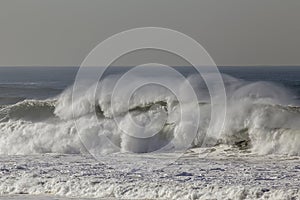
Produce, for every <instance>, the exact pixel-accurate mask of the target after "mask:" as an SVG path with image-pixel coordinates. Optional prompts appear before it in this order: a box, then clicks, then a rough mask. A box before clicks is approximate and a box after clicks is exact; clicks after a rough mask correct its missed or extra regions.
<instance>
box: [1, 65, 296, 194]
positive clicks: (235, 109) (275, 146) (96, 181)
mask: <svg viewBox="0 0 300 200" xmlns="http://www.w3.org/2000/svg"><path fill="white" fill-rule="evenodd" d="M130 69H131V68H130V67H110V68H109V70H108V71H107V72H105V75H104V76H103V77H102V78H101V79H100V80H99V84H98V85H97V86H88V87H83V89H82V88H81V89H80V88H79V89H78V91H76V92H77V95H75V97H74V96H73V92H74V91H73V87H72V86H73V84H74V81H75V78H76V74H77V71H78V68H76V67H0V156H1V160H2V161H1V164H0V174H1V175H2V178H1V177H0V182H1V183H0V195H8V196H7V197H4V198H8V197H9V198H11V199H14V198H15V197H14V196H10V195H21V197H22V198H23V197H24V196H22V195H25V196H26V195H42V196H43V195H46V196H43V197H44V198H45V199H47V195H50V196H51V195H59V196H62V197H78V198H83V197H87V198H88V197H102V198H129V199H130V198H133V197H140V198H159V197H161V198H167V199H168V198H174V199H176V198H180V199H201V198H203V199H206V198H217V199H222V198H224V197H231V198H233V199H235V198H236V199H247V198H248V199H253V198H254V197H255V198H256V197H257V198H258V197H259V198H262V197H264V198H272V197H273V199H277V198H278V199H289V198H290V199H293V198H294V197H295V198H297V197H299V194H300V191H299V187H298V186H299V184H300V182H299V180H300V177H299V174H300V171H299V170H300V163H299V158H300V124H299V121H300V67H258V66H257V67H219V71H220V72H221V74H222V79H223V81H224V85H225V91H226V105H223V104H222V103H221V102H222V101H220V104H218V103H216V104H214V105H211V101H210V98H211V97H212V95H215V96H214V97H216V99H218V92H216V93H214V94H209V93H208V90H207V86H206V85H205V82H204V81H203V79H202V78H201V76H199V75H198V74H197V73H196V71H195V69H194V68H192V67H176V68H175V69H176V70H177V71H178V72H180V73H181V74H182V75H183V76H184V77H185V80H184V83H181V82H178V81H175V80H174V79H172V77H168V76H164V75H162V76H157V77H156V78H157V79H156V80H163V81H164V82H165V83H168V84H170V85H175V88H177V89H176V91H177V90H178V91H177V92H179V93H182V94H184V95H183V96H185V97H186V98H185V101H184V102H180V101H179V100H178V99H177V97H176V95H174V93H172V91H169V90H168V88H166V87H162V86H160V85H155V84H154V85H148V86H143V87H141V88H138V89H137V90H136V92H135V93H134V94H132V98H131V99H130V102H129V104H128V105H127V104H125V102H124V97H125V96H126V95H128V94H127V93H126V91H127V89H128V88H130V87H131V86H132V84H133V83H137V82H139V81H142V80H147V81H149V82H151V73H150V75H149V74H147V73H146V74H143V75H142V76H140V77H139V76H133V77H131V79H130V80H129V81H128V82H127V83H126V84H123V85H121V86H119V87H120V89H121V90H117V91H118V92H117V93H116V94H115V95H113V91H114V86H115V85H116V82H117V81H118V80H119V79H120V77H122V75H123V74H124V73H126V72H127V71H128V70H130ZM208 77H209V75H208ZM152 78H153V77H152ZM186 83H189V85H191V86H192V89H193V90H194V92H195V94H196V97H197V102H190V101H189V99H190V98H189V96H188V95H189V93H186V91H187V89H186ZM83 84H84V83H83ZM78 94H79V95H78ZM72 98H73V101H72ZM212 106H214V109H215V111H217V113H222V112H224V111H225V113H226V116H225V120H224V121H222V119H221V116H218V115H216V117H217V118H216V120H215V121H210V119H211V116H212V113H211V110H212ZM181 112H183V113H185V114H184V115H183V116H184V117H182V115H181ZM198 112H200V118H197V117H195V116H198ZM132 120H133V121H134V122H136V123H137V124H139V125H140V126H135V125H133V123H132ZM220 123H223V126H222V130H216V129H215V128H214V127H218V126H219V125H220ZM196 124H197V126H196ZM193 131H196V134H195V135H193V134H191V132H193ZM153 132H154V133H156V134H152V133H153ZM124 133H126V134H124ZM143 136H145V137H143ZM186 149H188V152H187V154H186V157H185V158H184V159H183V160H182V161H180V160H178V161H176V162H177V164H176V162H175V161H174V163H173V164H172V165H169V164H170V163H166V164H165V166H169V167H170V168H168V169H167V170H166V171H165V172H164V171H163V170H162V171H157V169H156V166H155V163H156V162H159V161H160V160H161V159H163V160H164V159H165V160H167V159H166V158H170V157H172V156H175V157H180V155H181V154H180V152H181V150H184V151H186ZM156 151H160V152H161V153H162V154H159V156H158V154H155V152H156ZM164 153H166V154H168V155H165V154H164ZM136 154H141V155H146V156H147V155H149V157H147V158H145V159H144V160H143V159H142V160H140V163H139V161H137V160H136V158H135V157H132V156H133V155H136ZM90 155H92V156H93V157H94V158H96V159H98V161H99V160H100V161H101V162H106V164H107V165H109V166H110V167H106V165H102V164H99V163H98V162H95V160H93V159H92V158H91V157H90ZM111 155H113V156H111ZM170 155H171V156H170ZM118 156H120V159H121V160H122V162H121V161H119V160H118V159H117V158H118ZM164 156H166V158H165V157H164ZM160 158H161V159H160ZM92 160H93V161H92ZM55 163H58V165H56V164H55ZM72 165H74V167H71V168H70V166H72ZM160 167H161V166H160ZM149 168H150V169H149ZM149 170H150V171H151V170H153V171H152V172H149ZM182 170H183V171H182ZM224 171H225V172H226V173H225V172H224ZM223 172H224V173H223ZM243 173H244V174H243ZM112 174H114V175H112ZM111 176H113V178H112V177H111ZM101 177H102V178H101ZM147 177H148V178H147ZM69 178H70V180H67V179H69ZM150 178H151V179H153V180H156V183H159V184H162V185H163V187H162V188H160V189H163V190H164V191H161V190H160V189H159V186H157V185H155V183H154V182H151V181H150ZM121 180H122V183H121V182H120V181H121ZM164 180H167V181H164ZM132 181H133V184H138V185H139V187H134V186H133V185H131V182H132ZM149 181H150V182H151V184H150V183H149ZM170 182H174V183H175V185H176V187H178V190H177V189H176V188H174V191H173V190H172V188H173V187H171V186H168V185H169V183H170ZM148 183H149V184H148ZM195 184H196V185H197V184H199V185H198V186H195ZM184 185H186V186H184ZM187 187H188V188H187ZM112 188H113V189H112ZM197 188H198V189H197ZM225 188H226V189H225ZM143 195H144V196H143ZM214 195H218V196H214ZM18 197H19V196H16V198H18ZM21 197H20V198H21ZM29 197H30V198H29V199H31V198H34V197H31V196H29ZM37 198H41V196H38V197H37Z"/></svg>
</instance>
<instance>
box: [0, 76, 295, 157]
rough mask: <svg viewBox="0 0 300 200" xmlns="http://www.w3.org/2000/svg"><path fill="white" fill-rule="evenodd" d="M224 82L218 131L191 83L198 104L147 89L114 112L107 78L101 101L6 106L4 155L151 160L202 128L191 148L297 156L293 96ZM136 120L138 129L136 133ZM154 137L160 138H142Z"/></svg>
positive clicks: (0, 127) (0, 117)
mask: <svg viewBox="0 0 300 200" xmlns="http://www.w3.org/2000/svg"><path fill="white" fill-rule="evenodd" d="M223 79H224V82H225V86H226V92H227V96H228V99H227V106H226V108H225V106H223V105H213V106H216V108H217V109H219V111H220V112H222V111H223V109H226V111H227V112H226V113H227V114H226V119H225V123H224V127H223V130H221V131H220V130H218V132H217V130H213V129H212V130H210V131H208V125H209V122H210V117H211V106H212V105H211V104H210V102H209V100H208V99H209V98H208V97H207V95H208V93H207V89H206V87H205V85H204V82H203V80H202V79H201V78H199V77H196V76H191V77H189V78H188V81H189V82H190V83H191V84H192V86H193V88H194V90H195V92H196V94H197V97H198V101H199V102H200V103H197V104H193V103H190V102H184V103H179V102H178V100H177V99H176V97H175V96H174V95H173V94H172V93H171V92H170V91H168V90H167V89H166V88H162V87H159V86H147V87H144V88H142V89H141V90H140V91H139V92H138V93H136V94H134V95H133V97H132V99H131V100H130V102H129V104H128V105H127V104H126V103H124V102H123V101H122V98H119V101H118V102H117V104H114V106H115V107H114V108H112V107H111V93H112V88H113V85H114V83H115V80H116V78H115V77H107V78H106V79H105V80H103V81H102V82H101V84H100V87H99V88H98V90H97V92H96V97H97V98H96V99H95V98H94V93H93V92H94V91H93V88H92V89H91V90H87V91H82V95H81V96H80V97H78V98H76V99H75V101H74V102H73V104H72V97H73V96H72V94H73V93H72V88H70V89H67V90H66V91H64V92H63V93H62V94H61V95H60V96H59V98H58V99H56V100H25V101H22V102H18V103H16V104H13V105H8V106H2V107H1V108H0V154H39V153H86V152H87V150H86V148H85V146H84V145H83V144H85V145H88V146H89V150H90V151H94V152H99V153H111V152H117V151H121V152H127V151H129V152H137V153H146V152H152V151H155V150H157V149H161V148H163V147H164V146H165V145H166V144H171V148H174V149H180V148H185V147H186V142H187V141H190V140H191V138H190V137H191V135H190V130H191V127H192V126H194V125H195V124H197V123H199V127H198V131H197V135H196V137H194V138H192V141H193V142H192V144H191V145H190V146H189V147H202V146H212V145H218V144H220V143H222V144H228V145H231V146H233V147H238V148H241V149H248V150H251V151H252V152H255V153H259V154H273V153H279V154H292V155H300V147H299V145H298V144H299V143H300V126H299V123H298V122H299V120H300V107H298V106H297V105H296V104H294V106H291V105H288V104H292V103H294V102H292V100H294V98H293V96H292V94H291V93H290V92H289V91H287V90H286V89H285V88H282V87H280V86H277V85H274V84H271V83H265V82H256V83H247V82H245V81H242V80H238V79H235V78H232V77H229V76H225V75H224V76H223ZM170 81H171V80H170ZM124 87H126V86H124ZM178 87H180V86H178ZM182 91H183V92H184V88H183V89H182ZM120 97H121V94H120ZM195 106H198V108H200V116H201V117H200V120H199V122H196V121H195V120H194V118H193V116H194V114H195V113H194V112H197V110H198V108H196V107H195ZM184 109H186V110H188V111H189V112H190V113H189V115H190V118H189V119H190V120H189V121H181V116H180V114H181V111H182V110H184ZM116 119H117V120H116ZM132 120H133V121H134V123H136V124H139V125H140V126H141V127H140V128H136V126H134V125H133V124H132V122H133V121H132ZM214 123H219V121H217V122H212V125H214ZM148 124H151V126H147V125H148ZM143 127H144V128H143ZM145 127H147V128H145ZM151 132H155V133H156V134H155V135H149V136H148V137H146V138H141V137H139V136H141V135H143V134H145V135H147V134H150V133H151ZM125 133H127V134H125ZM104 137H105V138H106V139H105V140H103V138H104ZM107 139H108V140H107ZM82 141H83V142H82ZM108 141H109V142H108Z"/></svg>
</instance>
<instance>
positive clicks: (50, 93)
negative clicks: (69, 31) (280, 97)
mask: <svg viewBox="0 0 300 200" xmlns="http://www.w3.org/2000/svg"><path fill="white" fill-rule="evenodd" d="M129 69H130V68H129V67H110V68H109V70H108V71H107V73H106V74H116V73H123V72H126V71H127V70H129ZM175 69H176V70H178V71H179V72H181V73H182V74H183V75H186V76H187V75H189V74H192V73H195V70H194V68H192V67H176V68H175ZM219 70H220V72H221V73H224V74H228V75H230V76H233V77H236V78H240V79H244V80H247V81H270V82H275V83H277V84H280V85H283V86H285V87H287V88H289V89H290V90H292V91H293V92H294V93H295V94H296V96H297V97H298V98H299V96H300V67H258V66H257V67H219ZM77 71H78V67H0V104H10V103H15V102H17V101H21V100H23V99H46V98H51V97H55V96H57V95H59V94H60V93H61V92H62V91H63V90H64V89H65V88H67V87H69V86H71V85H72V84H73V82H74V80H75V77H76V73H77Z"/></svg>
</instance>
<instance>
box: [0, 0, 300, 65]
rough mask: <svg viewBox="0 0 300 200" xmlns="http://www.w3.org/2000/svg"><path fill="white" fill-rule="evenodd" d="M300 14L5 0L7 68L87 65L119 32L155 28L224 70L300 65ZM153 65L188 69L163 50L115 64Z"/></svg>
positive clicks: (270, 3) (200, 3)
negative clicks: (185, 38) (175, 34)
mask: <svg viewBox="0 0 300 200" xmlns="http://www.w3.org/2000/svg"><path fill="white" fill-rule="evenodd" d="M299 10H300V1H299V0H185V1H183V0H1V1H0V66H79V65H80V64H81V63H82V61H83V60H84V58H85V57H86V55H87V54H88V53H89V52H90V51H91V50H92V49H93V48H94V47H95V46H96V45H97V44H99V43H100V42H102V41H103V40H105V39H106V38H108V37H110V36H111V35H113V34H117V33H119V32H121V31H125V30H128V29H132V28H137V27H147V26H151V27H164V28H170V29H174V30H177V31H180V32H182V33H185V34H187V35H189V36H190V37H192V38H194V39H195V40H196V41H198V42H199V43H200V44H201V45H202V46H203V47H204V48H205V49H206V50H207V52H208V53H209V54H210V55H211V57H212V58H213V59H214V61H215V63H216V64H217V65H300V53H299V52H300V39H299V37H300V12H299ZM150 58H153V59H150ZM151 60H154V61H155V62H158V61H159V62H164V63H168V64H170V65H185V61H183V60H182V59H180V58H176V56H174V55H171V54H167V53H161V52H158V51H155V52H151V51H148V52H147V51H144V52H137V53H136V55H135V56H128V57H127V58H123V59H120V60H119V61H118V60H117V61H116V62H115V63H114V64H115V65H126V66H128V65H134V64H136V63H141V62H145V61H151Z"/></svg>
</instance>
